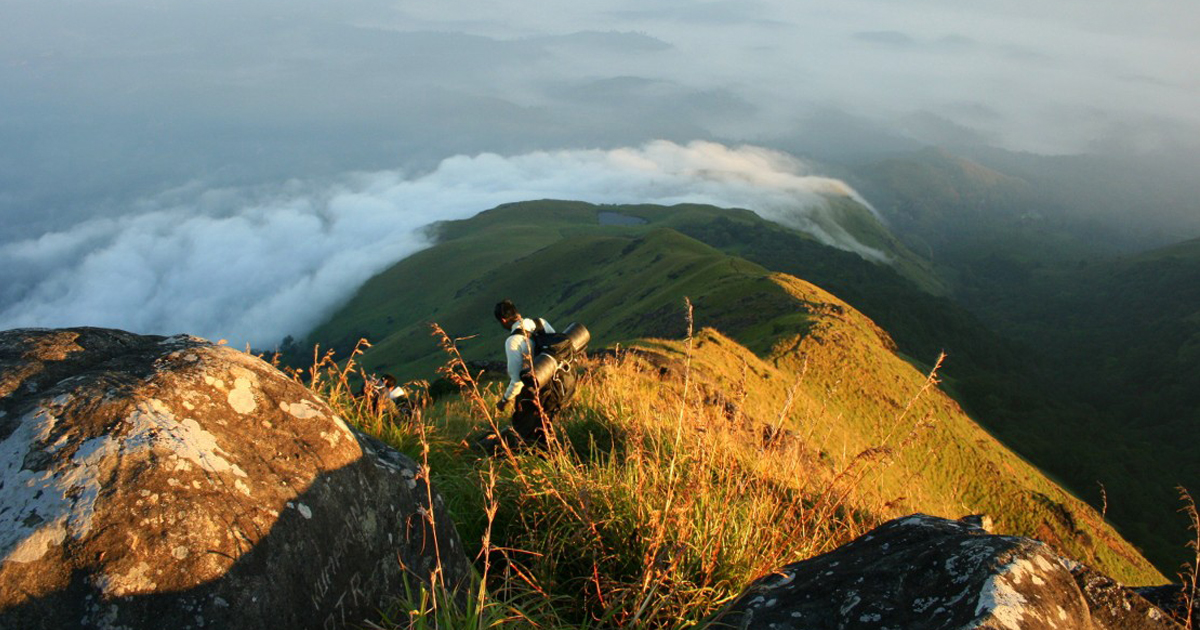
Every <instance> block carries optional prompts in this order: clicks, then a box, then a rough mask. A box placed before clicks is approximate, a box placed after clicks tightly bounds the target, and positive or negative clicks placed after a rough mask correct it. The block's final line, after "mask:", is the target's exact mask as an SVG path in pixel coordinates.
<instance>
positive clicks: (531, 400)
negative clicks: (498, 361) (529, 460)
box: [512, 387, 549, 444]
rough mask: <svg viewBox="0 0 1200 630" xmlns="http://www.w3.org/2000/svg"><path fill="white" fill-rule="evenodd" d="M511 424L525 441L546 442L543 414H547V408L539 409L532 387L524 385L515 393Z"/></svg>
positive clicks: (532, 442) (533, 442)
mask: <svg viewBox="0 0 1200 630" xmlns="http://www.w3.org/2000/svg"><path fill="white" fill-rule="evenodd" d="M514 403H515V404H514V405H513V414H512V426H513V430H514V431H516V432H517V435H519V436H521V439H522V440H523V441H525V442H526V443H531V444H545V443H546V426H545V424H544V420H547V419H549V418H545V417H544V416H548V415H549V411H548V410H543V409H539V405H538V404H537V397H536V394H535V391H534V388H533V387H525V388H524V389H522V390H521V393H520V394H517V399H516V401H514Z"/></svg>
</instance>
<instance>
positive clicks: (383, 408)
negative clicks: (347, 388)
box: [358, 374, 409, 415]
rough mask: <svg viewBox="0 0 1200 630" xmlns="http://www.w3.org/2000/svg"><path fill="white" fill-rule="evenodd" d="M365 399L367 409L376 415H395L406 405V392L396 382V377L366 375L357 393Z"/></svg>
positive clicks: (389, 375)
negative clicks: (377, 377)
mask: <svg viewBox="0 0 1200 630" xmlns="http://www.w3.org/2000/svg"><path fill="white" fill-rule="evenodd" d="M358 395H359V396H360V397H363V398H365V399H366V401H367V409H369V410H370V411H371V413H373V414H376V415H384V414H385V413H386V414H388V415H396V414H398V413H399V412H400V410H401V408H402V407H407V406H408V402H409V400H408V392H407V391H405V390H404V388H403V387H400V386H399V385H397V384H396V377H395V376H392V375H391V374H384V375H383V377H382V378H380V379H376V378H374V377H368V378H367V380H366V382H365V383H363V388H362V390H361V391H360V392H359V394H358Z"/></svg>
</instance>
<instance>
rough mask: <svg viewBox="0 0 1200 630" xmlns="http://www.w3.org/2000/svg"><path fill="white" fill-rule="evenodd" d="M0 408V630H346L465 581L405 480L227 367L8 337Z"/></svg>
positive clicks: (72, 339) (212, 354) (251, 365)
mask: <svg viewBox="0 0 1200 630" xmlns="http://www.w3.org/2000/svg"><path fill="white" fill-rule="evenodd" d="M0 396H2V398H0V627H3V628H72V627H84V628H127V627H128V628H148V627H163V628H181V629H182V628H266V627H271V628H329V627H342V626H344V625H346V624H351V623H353V624H361V623H362V622H363V621H364V620H369V619H376V618H377V615H378V612H377V611H378V609H379V608H381V607H383V606H385V605H387V604H388V603H390V602H391V601H394V599H395V598H396V597H397V596H398V595H400V594H403V592H404V588H405V583H404V580H405V579H407V578H406V576H412V577H415V578H418V579H420V580H423V581H425V582H428V581H429V580H430V579H431V577H433V579H439V580H443V581H445V582H446V583H447V584H449V585H451V586H452V587H453V586H454V585H456V584H458V583H459V582H460V581H462V580H463V579H464V578H465V577H466V576H467V575H468V572H469V571H470V566H469V562H468V560H467V559H466V557H465V555H464V553H463V551H462V544H461V543H460V541H459V540H458V537H457V534H456V533H455V531H454V528H453V525H452V523H451V521H450V519H449V517H448V516H447V514H446V512H445V510H444V507H443V501H442V499H441V497H439V496H438V495H437V494H436V493H433V492H432V491H431V489H430V488H428V487H427V486H426V484H425V481H424V480H423V479H422V477H421V475H419V474H418V472H419V470H418V467H417V466H416V464H415V463H414V462H412V461H411V460H410V459H408V458H406V457H404V456H403V455H401V454H399V453H397V452H395V451H393V450H391V449H389V448H388V447H386V446H384V445H383V444H381V443H379V442H377V441H375V440H372V439H370V438H368V437H366V436H364V435H362V434H360V433H358V432H356V431H354V430H352V429H351V428H349V427H348V426H347V425H346V424H345V423H344V422H343V421H342V420H341V419H339V418H338V417H336V416H335V415H334V414H333V412H332V411H331V410H330V408H329V407H328V406H327V405H326V404H324V403H323V402H322V401H321V400H319V399H318V398H316V397H314V396H313V395H312V394H311V393H309V391H308V390H307V389H306V388H305V387H303V386H301V385H299V384H297V383H295V382H293V381H291V380H290V379H288V378H287V377H285V376H284V375H283V374H282V373H280V372H279V371H277V370H276V369H274V368H273V367H271V366H270V365H268V364H267V363H265V362H263V361H261V360H259V359H257V358H254V357H252V356H249V355H247V354H245V353H242V352H239V351H237V350H233V349H231V348H227V347H223V346H217V345H213V344H211V343H208V342H206V341H204V340H202V339H197V338H193V337H185V336H179V337H170V338H164V337H154V336H141V335H134V334H130V333H126V332H122V331H117V330H104V329H95V328H77V329H64V330H33V329H25V330H13V331H6V332H2V333H0ZM430 496H432V497H433V498H432V501H431V500H430ZM431 503H432V505H431ZM435 534H436V535H435ZM439 558H440V562H439ZM439 567H440V568H439Z"/></svg>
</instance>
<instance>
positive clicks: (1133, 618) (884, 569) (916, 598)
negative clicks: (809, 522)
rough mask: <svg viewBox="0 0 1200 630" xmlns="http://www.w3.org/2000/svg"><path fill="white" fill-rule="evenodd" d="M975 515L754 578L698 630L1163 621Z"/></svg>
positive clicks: (1146, 606)
mask: <svg viewBox="0 0 1200 630" xmlns="http://www.w3.org/2000/svg"><path fill="white" fill-rule="evenodd" d="M979 523H980V521H978V520H974V521H967V520H966V519H964V520H963V521H950V520H945V519H940V518H934V517H930V516H923V515H914V516H909V517H905V518H901V519H896V520H894V521H890V522H888V523H885V524H884V525H882V526H880V527H878V528H877V529H875V530H873V531H871V532H870V533H868V534H866V535H864V536H862V537H860V538H858V539H857V540H855V541H853V542H851V543H849V544H847V545H845V546H843V547H841V548H839V549H836V550H834V551H832V552H830V553H827V554H824V555H821V556H817V557H815V558H810V559H808V560H805V561H802V562H797V563H795V564H791V565H788V566H786V567H784V568H782V569H780V570H779V571H777V572H775V573H773V574H771V575H768V576H766V577H763V578H760V579H759V580H757V581H755V582H754V583H753V584H752V585H751V586H750V587H749V588H748V589H746V591H745V592H744V593H743V594H742V595H741V596H740V597H738V598H737V599H736V600H735V601H733V602H732V603H730V604H729V605H728V606H726V607H725V608H724V609H723V610H722V611H721V612H720V613H718V614H717V615H716V616H715V617H714V618H713V619H712V620H711V621H710V622H709V624H708V625H707V627H708V628H712V629H716V628H764V629H767V628H769V629H777V630H786V629H791V628H795V629H801V628H805V629H811V628H839V629H842V630H852V629H858V628H861V629H863V630H867V629H870V630H882V629H884V628H892V629H896V630H899V629H904V628H922V629H924V630H940V629H945V630H966V629H972V628H979V629H988V630H1050V629H1058V630H1134V629H1147V630H1169V629H1170V630H1174V629H1178V628H1179V626H1178V625H1176V624H1175V623H1174V622H1172V621H1171V620H1170V619H1169V618H1168V617H1167V616H1166V615H1165V614H1164V613H1163V612H1162V611H1161V610H1159V609H1158V608H1155V607H1154V606H1152V605H1151V604H1150V603H1149V602H1147V601H1146V600H1144V599H1142V598H1141V597H1140V596H1139V595H1137V594H1136V593H1134V592H1133V591H1132V590H1130V589H1126V588H1124V587H1122V586H1120V585H1118V584H1116V583H1114V582H1112V581H1111V580H1108V579H1107V578H1104V577H1103V576H1099V575H1097V574H1094V573H1092V572H1090V571H1088V570H1087V569H1086V568H1084V567H1082V566H1079V565H1077V564H1075V563H1072V562H1070V561H1065V560H1063V559H1062V558H1060V557H1059V556H1058V555H1056V554H1055V553H1054V552H1053V551H1052V550H1051V549H1050V548H1049V547H1048V546H1047V545H1045V544H1043V543H1041V542H1038V541H1035V540H1031V539H1028V538H1015V537H1009V536H994V535H991V534H988V532H987V531H986V530H984V529H983V528H982V527H980V526H979Z"/></svg>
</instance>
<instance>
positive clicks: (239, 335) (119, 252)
mask: <svg viewBox="0 0 1200 630" xmlns="http://www.w3.org/2000/svg"><path fill="white" fill-rule="evenodd" d="M173 196H174V197H180V196H183V197H188V196H187V195H186V194H183V195H180V194H176V195H173ZM826 196H851V197H854V198H856V199H858V200H860V201H862V202H863V203H864V204H865V201H863V200H862V199H861V198H860V197H858V195H857V193H855V192H854V191H853V190H851V189H850V188H849V187H848V186H847V185H846V184H844V183H843V182H841V181H838V180H835V179H829V178H825V177H820V176H817V175H814V174H812V173H810V172H808V168H807V167H806V165H805V164H804V163H803V162H800V161H799V160H796V159H794V158H792V157H790V156H787V155H785V154H782V153H779V152H775V151H771V150H767V149H762V148H757V147H749V146H743V147H737V148H730V147H726V146H723V145H720V144H715V143H710V142H694V143H691V144H688V145H686V146H681V145H678V144H674V143H671V142H665V141H656V142H651V143H648V144H646V145H643V146H641V147H638V148H622V149H615V150H608V151H599V150H591V151H589V150H573V151H557V152H534V153H528V154H523V155H516V156H511V157H504V156H500V155H496V154H481V155H477V156H474V157H467V156H458V157H453V158H449V159H446V160H444V161H442V162H441V164H440V165H439V166H438V168H437V169H436V170H434V171H432V172H430V173H428V174H426V175H422V176H418V177H406V176H405V174H404V173H402V172H399V171H388V172H376V173H364V174H355V175H350V176H346V177H345V178H343V181H341V182H340V183H339V184H336V185H331V186H329V187H327V188H325V189H323V190H311V189H309V190H305V189H303V187H302V186H301V185H300V184H297V183H293V184H291V185H290V186H288V187H284V188H282V189H280V190H276V191H273V192H271V193H269V194H264V193H262V192H261V191H259V192H257V193H254V194H252V193H251V192H250V191H237V190H221V191H208V192H203V193H198V194H193V195H191V196H190V197H188V199H187V201H184V202H179V201H167V200H166V199H165V198H164V199H160V200H157V201H151V202H147V203H146V204H145V207H144V208H143V210H142V211H141V212H138V213H136V214H128V215H125V216H121V217H118V218H111V219H100V220H93V221H88V222H84V223H80V224H78V225H76V226H74V227H72V228H70V229H67V230H64V231H59V232H53V233H48V234H45V235H43V236H41V237H39V238H33V239H27V240H21V241H17V242H12V243H8V244H4V245H0V287H3V288H2V289H0V329H6V328H18V327H30V326H34V327H63V326H80V325H89V326H105V327H115V328H122V329H126V330H132V331H136V332H142V333H158V334H174V333H181V332H185V333H189V334H195V335H199V336H203V337H208V338H212V339H216V338H227V339H229V340H230V341H231V342H232V343H235V344H237V345H241V344H243V343H251V344H254V345H255V346H256V347H268V348H269V347H273V346H274V344H275V343H277V342H278V341H279V340H280V339H281V338H282V337H283V336H284V335H287V334H302V333H304V332H306V331H307V330H309V329H310V328H311V327H312V326H315V325H316V324H318V323H320V320H321V319H322V318H323V317H325V316H327V315H328V314H329V313H330V311H331V310H332V309H334V308H336V307H338V306H339V305H340V304H341V303H343V302H344V301H345V300H347V299H348V298H349V297H350V296H351V295H352V294H353V292H354V291H355V290H356V289H357V288H358V287H359V286H361V285H362V283H363V282H365V281H366V280H367V279H368V278H370V277H371V276H372V275H374V274H376V273H378V272H380V271H382V270H383V269H385V268H386V267H388V266H390V265H391V264H393V263H395V262H396V261H398V260H401V259H402V258H404V257H405V256H408V255H410V254H412V253H413V252H415V251H418V250H419V249H421V248H423V247H426V246H428V244H429V243H428V242H427V241H426V240H425V239H424V237H423V236H422V233H421V230H420V228H421V227H422V226H424V225H427V224H429V223H431V222H433V221H438V220H448V219H461V218H466V217H469V216H472V215H474V214H476V213H478V212H480V211H482V210H486V209H488V208H492V207H495V206H497V205H500V204H502V203H508V202H514V201H524V200H531V199H545V198H557V199H580V200H585V201H590V202H594V203H659V204H675V203H685V202H696V203H710V204H714V205H719V206H730V207H741V208H747V209H750V210H754V211H756V212H758V213H760V214H762V215H763V216H764V217H766V218H770V219H772V220H777V221H780V222H784V223H789V224H791V225H793V226H795V227H798V228H801V229H805V230H807V231H810V232H812V233H813V234H814V235H815V236H817V237H818V238H819V239H821V240H823V241H825V242H826V243H829V244H832V245H835V246H838V247H841V248H843V249H847V250H851V251H856V252H858V253H860V254H862V255H864V256H866V257H870V258H875V259H879V258H881V257H882V254H880V253H879V252H874V251H872V250H870V249H868V248H866V247H864V246H862V245H861V244H860V243H858V242H856V241H855V240H853V237H851V236H850V235H849V234H846V233H828V232H823V231H821V229H820V228H819V227H818V226H817V224H816V223H814V222H812V221H810V220H809V218H810V217H812V216H813V213H818V212H821V211H823V209H824V208H825V205H824V201H823V200H824V198H825V197H826ZM823 224H827V222H823Z"/></svg>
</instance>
